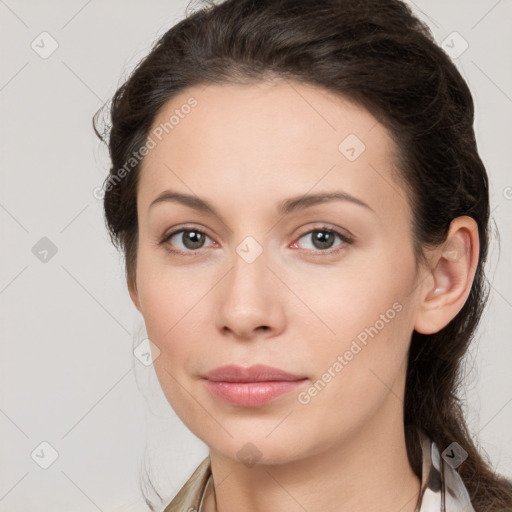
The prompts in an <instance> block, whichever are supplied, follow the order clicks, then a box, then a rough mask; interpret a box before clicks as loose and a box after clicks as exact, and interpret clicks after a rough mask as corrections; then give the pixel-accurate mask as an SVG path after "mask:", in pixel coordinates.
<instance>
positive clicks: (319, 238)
mask: <svg viewBox="0 0 512 512" xmlns="http://www.w3.org/2000/svg"><path fill="white" fill-rule="evenodd" d="M313 233H316V235H313V240H314V245H315V247H316V246H317V243H319V244H320V247H318V249H329V248H330V247H331V246H332V243H333V241H334V233H330V232H329V231H313Z"/></svg>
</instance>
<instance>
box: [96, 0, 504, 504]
mask: <svg viewBox="0 0 512 512" xmlns="http://www.w3.org/2000/svg"><path fill="white" fill-rule="evenodd" d="M274 78H277V79H284V80H292V81H296V82H300V83H304V84H308V85H316V86H320V87H321V88H323V89H324V90H327V91H329V92H332V93H335V94H337V95H339V96H340V97H344V98H347V99H348V100H351V101H353V102H354V103H356V104H358V105H360V106H362V107H364V108H365V109H367V110H368V111H369V112H370V113H371V114H373V115H374V116H375V117H376V118H377V119H378V120H379V121H380V122H381V123H382V124H383V125H384V126H385V127H386V128H387V129H388V131H389V133H390V135H391V137H392V139H393V141H394V142H395V144H396V147H397V150H398V155H397V169H398V173H399V177H400V179H401V183H402V184H403V186H404V189H405V190H406V191H407V197H408V201H409V204H410V207H411V210H412V214H413V223H412V224H413V225H412V228H413V229H412V233H413V241H414V251H415V256H416V261H417V263H418V262H426V258H425V254H426V252H425V250H426V249H427V248H429V247H436V246H438V245H439V244H441V243H443V242H444V241H445V240H446V236H447V232H448V229H449V226H450V223H451V221H452V220H453V219H454V218H456V217H458V216H463V215H467V216H470V217H472V218H473V219H474V220H475V221H476V223H477V224H478V235H479V241H480V252H479V258H478V264H477V268H476V273H475V276H474V280H473V283H472V287H471V291H470V294H469V297H468V299H467V300H466V302H465V304H464V306H463V307H462V309H461V310H460V312H459V313H458V314H457V315H456V316H455V317H454V318H453V319H452V320H451V322H450V323H449V324H448V325H446V326H445V327H444V328H443V329H441V330H440V331H439V332H437V333H435V334H430V335H424V334H420V333H418V332H416V331H413V333H412V338H411V344H410V350H409V360H408V367H407V377H406V389H405V397H404V429H405V434H406V445H407V453H408V457H409V461H410V464H411V466H412V468H413V470H414V471H415V473H416V474H417V475H418V476H420V475H421V460H422V454H421V449H420V443H419V437H418V429H419V428H421V429H422V430H423V431H424V432H425V433H426V434H427V435H428V436H429V437H430V438H431V439H432V440H433V441H435V442H436V443H437V444H438V446H439V447H441V451H442V450H443V449H444V448H445V447H447V446H448V445H450V444H451V443H452V442H453V441H456V442H457V443H458V444H459V445H461V446H462V447H463V448H464V450H465V451H466V452H467V453H468V458H467V460H466V461H465V462H464V463H463V464H462V465H461V466H460V467H459V468H458V471H459V474H460V476H461V478H462V480H463V482H464V484H465V486H466V488H467V490H468V493H469V496H470V499H471V502H472V504H473V507H474V508H475V510H476V511H477V512H480V511H484V510H485V511H488V510H497V509H504V508H506V507H512V482H511V481H509V480H507V479H505V478H504V477H503V476H500V475H498V474H497V473H496V472H495V471H494V470H493V469H492V465H491V463H490V461H489V459H488V456H487V455H485V456H484V452H483V450H481V449H480V448H477V446H476V444H475V443H474V442H473V440H472V439H471V435H470V432H469V430H468V426H467V424H466V420H465V418H464V410H463V407H462V406H463V403H462V402H461V399H460V398H459V396H457V393H458V392H460V390H461V383H462V381H463V371H462V362H463V356H464V355H465V354H466V352H467V349H468V347H469V344H470V342H471V341H472V340H473V338H474V335H475V332H476V328H477V326H478V323H479V321H480V317H481V315H482V312H483V309H484V307H485V304H486V301H487V298H488V291H489V288H488V285H487V282H486V277H485V274H484V264H485V261H486V257H487V252H488V245H489V218H490V212H489V192H488V179H487V174H486V170H485V167H484V164H483V163H482V160H481V159H480V156H479V154H478V150H477V145H476V140H475V134H474V130H473V121H474V104H473V99H472V96H471V93H470V90H469V88H468V86H467V84H466V82H465V81H464V79H463V78H462V76H461V74H460V73H459V72H458V70H457V68H456V66H455V65H454V64H453V62H452V61H451V60H450V58H449V57H448V55H447V54H446V53H445V52H444V51H443V50H442V49H441V48H440V47H439V46H438V45H437V44H436V43H435V40H434V37H433V35H432V33H431V32H430V30H429V28H428V27H427V26H426V25H425V24H424V23H423V22H422V21H420V20H419V19H418V18H416V17H415V16H414V14H413V13H412V11H411V9H410V8H409V7H408V6H407V5H406V4H405V3H403V2H401V1H398V0H324V1H322V2H318V1H317V0H301V1H300V2H297V1H296V0H225V1H220V2H217V3H216V4H211V3H210V4H207V5H203V6H202V8H201V9H199V10H196V11H195V12H193V13H191V14H189V15H187V16H186V17H185V18H184V19H183V20H182V21H180V22H179V23H177V24H176V25H174V26H173V27H172V28H171V29H170V30H168V31H167V32H166V33H165V34H164V35H163V36H162V37H161V38H160V39H159V40H158V41H157V42H156V43H155V44H154V45H153V47H152V49H151V51H150V53H149V54H148V55H147V56H146V57H145V58H144V59H143V60H142V61H141V62H140V63H139V64H138V65H137V66H136V68H135V69H134V70H133V72H132V73H131V75H130V76H129V78H128V79H127V80H126V81H125V82H124V83H123V84H122V85H121V86H120V87H119V88H118V90H117V91H116V93H115V94H114V96H113V99H112V103H111V107H110V112H109V113H110V118H111V128H110V134H109V139H108V149H109V154H110V158H111V161H112V166H111V168H110V171H109V175H108V176H107V178H106V179H105V183H104V185H103V187H104V190H105V195H104V213H105V220H106V226H107V229H108V232H109V235H110V238H111V241H112V243H113V244H114V245H115V246H116V247H117V248H118V249H119V248H120V249H122V251H123V252H124V256H125V265H126V266H125V271H126V277H127V279H128V280H129V281H135V276H136V261H137V246H138V225H137V203H136V198H137V185H138V179H139V174H140V173H139V170H140V161H139V162H138V163H136V164H135V165H133V168H132V169H130V171H129V172H128V173H127V175H126V176H124V177H123V179H121V180H117V182H116V183H115V184H114V186H112V182H113V178H114V175H115V174H116V169H120V168H122V167H123V166H125V164H126V162H128V161H130V158H132V156H133V154H138V153H137V152H138V151H139V149H140V148H141V147H142V146H143V145H144V144H145V143H146V141H147V138H148V133H149V130H150V128H151V126H152V123H153V121H154V119H155V116H156V115H157V113H158V112H159V110H160V109H161V108H162V107H163V106H164V105H165V104H166V103H167V102H168V101H169V100H170V99H171V98H173V97H174V96H175V95H177V94H178V93H180V92H182V91H183V90H184V89H186V88H189V87H192V86H197V85H202V84H204V85H206V84H249V83H252V82H257V81H259V80H260V81H261V80H271V79H274ZM100 111H101V109H100ZM100 111H98V112H97V113H96V114H95V116H94V118H93V125H94V129H95V131H96V134H97V135H98V137H100V138H101V139H102V140H103V141H104V142H105V141H106V138H105V135H103V136H102V135H101V134H100V133H99V131H98V129H97V127H96V124H97V116H98V113H99V112H100ZM118 176H119V174H118ZM157 494H158V493H157ZM159 496H160V495H159ZM146 503H147V504H148V505H149V506H150V508H151V509H152V510H155V509H154V508H153V506H152V504H151V503H150V502H149V501H148V499H147V497H146ZM511 509H512V508H508V510H511Z"/></svg>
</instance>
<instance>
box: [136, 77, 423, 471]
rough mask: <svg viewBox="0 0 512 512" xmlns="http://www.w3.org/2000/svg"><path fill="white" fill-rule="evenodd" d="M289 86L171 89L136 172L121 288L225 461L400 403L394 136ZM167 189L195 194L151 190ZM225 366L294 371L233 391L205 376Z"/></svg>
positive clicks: (181, 404)
mask: <svg viewBox="0 0 512 512" xmlns="http://www.w3.org/2000/svg"><path fill="white" fill-rule="evenodd" d="M292 84H293V87H292V85H291V84H290V83H285V82H280V81H278V82H273V83H270V82H265V83H258V84H252V85H245V86H242V85H209V86H208V87H206V88H204V87H194V88H190V89H188V90H186V91H183V92H182V93H181V94H180V95H179V96H176V97H174V98H173V99H172V100H170V101H169V102H168V104H166V105H165V106H164V108H162V109H161V111H160V112H159V114H158V116H157V117H156V118H155V120H154V123H153V127H152V129H151V131H150V135H151V137H152V139H153V142H154V144H153V143H151V144H150V146H154V147H152V149H151V150H150V151H149V153H148V154H147V156H146V157H145V159H144V161H143V163H142V167H141V175H140V182H139V188H138V196H137V207H138V223H139V246H138V254H137V268H136V276H137V277H136V282H135V283H131V286H130V293H131V297H132V299H133V301H134V303H135V305H136V306H137V308H138V309H139V310H140V312H141V313H142V315H143V317H144V321H145V324H146V330H147V333H148V337H149V339H150V340H151V341H152V342H153V343H154V344H155V346H156V347H158V350H159V355H158V357H156V359H155V360H154V366H155V371H156V374H157V376H158V379H159V382H160V384H161V386H162V389H163V392H164V394H165V396H166V397H167V399H168V401H169V403H170V404H171V406H172V407H173V409H174V410H175V412H176V414H177V415H178V416H179V417H180V418H181V420H182V421H183V422H184V423H185V424H186V425H187V427H188V428H189V429H190V430H191V431H192V432H193V433H194V434H195V435H196V436H198V437H199V438H200V439H202V440H203V441H204V442H205V443H206V444H207V445H208V447H209V448H210V451H214V452H216V453H219V454H221V455H222V456H224V457H229V458H232V459H240V457H241V454H243V453H244V450H254V451H255V452H256V453H257V457H258V458H259V459H260V462H268V463H284V462H286V461H292V460H296V459H299V458H302V457H306V456H308V455H313V454H318V453H320V452H322V451H325V450H326V449H327V448H332V447H334V446H336V445H341V443H342V442H343V441H344V440H345V441H346V440H348V439H350V438H353V437H354V436H355V435H356V433H361V432H363V431H365V432H367V433H370V432H372V430H375V431H377V430H378V429H379V428H382V425H383V423H384V422H389V421H395V420H391V419H390V418H397V417H399V415H400V414H401V411H402V408H403V403H402V401H401V398H402V397H403V386H404V379H405V371H406V361H407V351H408V347H409V341H410V336H411V333H412V330H413V327H414V316H415V311H416V304H415V293H414V290H415V287H416V280H417V276H416V267H415V259H414V254H413V244H412V234H411V222H412V216H411V211H410V208H409V206H408V202H407V196H406V193H405V191H404V190H403V188H402V187H401V186H400V183H399V182H398V181H397V180H396V178H395V174H394V170H393V162H394V157H393V155H394V151H395V148H394V145H393V143H392V141H391V139H390V137H389V134H388V133H387V131H386V129H385V128H384V127H383V126H382V125H381V124H380V123H378V121H377V120H376V119H375V118H374V117H373V116H372V115H370V114H369V113H368V112H367V111H366V110H364V109H362V108H361V107H359V106H356V105H355V104H353V103H352V102H350V101H348V100H346V99H343V98H340V97H337V96H334V95H332V94H330V93H328V92H326V91H324V90H322V89H320V88H316V87H313V86H307V85H304V84H298V83H292ZM186 105H193V107H190V108H189V107H185V106H186ZM176 111H178V112H176ZM173 115H174V118H173V121H171V122H172V123H173V125H172V127H170V124H169V119H170V118H171V116H173ZM165 123H167V125H165ZM163 126H167V129H166V130H165V129H162V127H163ZM166 131H167V132H168V133H166ZM160 139H161V140H160ZM165 191H170V192H173V193H179V194H186V195H190V196H191V197H192V198H193V199H195V200H196V202H197V204H199V200H201V201H203V202H206V203H208V205H209V207H203V208H194V207H193V205H192V203H190V202H189V204H185V203H184V202H181V201H178V200H176V199H174V200H172V199H167V200H160V201H157V202H154V201H155V199H156V198H157V197H159V196H160V195H161V194H162V193H164V192H165ZM322 194H338V196H337V197H336V198H334V199H331V200H325V197H324V200H323V201H320V200H309V199H312V198H313V197H315V196H317V195H318V197H320V196H321V195H322ZM317 199H318V198H317ZM153 202H154V203H153ZM152 203H153V204H152ZM227 364H234V365H239V366H242V367H249V366H252V365H255V364H263V365H268V366H272V367H277V368H280V369H282V370H285V371H287V372H290V373H292V374H294V375H298V376H300V377H302V378H303V380H301V381H299V382H295V384H293V385H291V386H289V387H288V388H286V389H287V391H285V392H284V393H282V394H280V395H278V396H275V397H274V398H273V399H271V400H270V401H267V402H265V403H262V404H260V405H256V406H255V405H252V406H247V405H240V404H233V403H229V402H227V401H226V400H224V399H222V398H219V397H218V396H217V395H216V394H214V393H212V391H211V390H210V386H209V385H208V383H207V381H206V380H204V379H203V378H202V377H203V376H204V374H205V373H207V372H209V371H211V370H213V369H215V368H217V367H219V366H223V365H227ZM395 423H396V421H395ZM396 425H398V423H396ZM247 443H252V445H248V444H247ZM249 446H250V448H249Z"/></svg>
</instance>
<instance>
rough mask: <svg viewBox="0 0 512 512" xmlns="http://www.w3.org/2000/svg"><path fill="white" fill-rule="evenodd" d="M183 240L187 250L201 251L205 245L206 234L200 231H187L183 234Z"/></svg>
mask: <svg viewBox="0 0 512 512" xmlns="http://www.w3.org/2000/svg"><path fill="white" fill-rule="evenodd" d="M181 239H182V241H183V245H184V246H185V247H186V248H187V249H199V248H200V247H201V245H202V244H203V243H204V234H203V233H200V232H198V231H190V230H187V231H184V232H183V235H181ZM198 239H199V240H198Z"/></svg>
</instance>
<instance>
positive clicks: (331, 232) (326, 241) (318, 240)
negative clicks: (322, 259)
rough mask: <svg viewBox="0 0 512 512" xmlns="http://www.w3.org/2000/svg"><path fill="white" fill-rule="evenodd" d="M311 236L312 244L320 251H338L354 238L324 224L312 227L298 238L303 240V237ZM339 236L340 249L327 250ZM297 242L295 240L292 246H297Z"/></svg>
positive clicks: (314, 248)
mask: <svg viewBox="0 0 512 512" xmlns="http://www.w3.org/2000/svg"><path fill="white" fill-rule="evenodd" d="M307 237H309V238H310V240H311V242H312V244H313V250H316V251H319V252H327V253H332V252H338V251H339V250H341V249H342V248H343V247H344V246H345V245H349V244H351V243H352V240H351V239H350V238H349V237H348V236H347V235H344V234H343V233H340V232H339V231H337V230H336V229H332V228H328V227H326V226H322V227H319V228H316V229H311V230H309V231H307V232H306V233H304V234H303V235H302V236H301V237H300V238H299V239H298V240H302V239H303V238H307ZM336 237H338V238H339V239H340V240H341V242H342V243H341V244H339V246H338V247H339V249H334V250H332V251H330V250H327V249H331V248H332V247H333V244H334V240H335V238H336ZM296 246H297V242H295V243H294V244H293V245H292V247H296Z"/></svg>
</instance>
